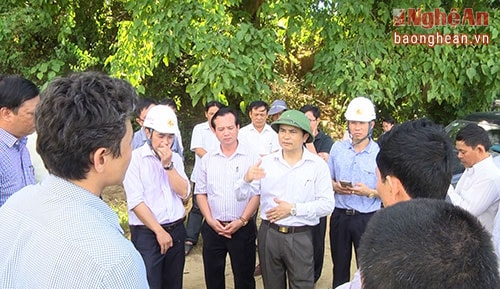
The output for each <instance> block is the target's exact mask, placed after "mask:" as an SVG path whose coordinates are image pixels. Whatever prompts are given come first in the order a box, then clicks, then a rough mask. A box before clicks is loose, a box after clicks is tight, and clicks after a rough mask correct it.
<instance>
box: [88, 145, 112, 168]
mask: <svg viewBox="0 0 500 289" xmlns="http://www.w3.org/2000/svg"><path fill="white" fill-rule="evenodd" d="M110 155H111V154H110V152H109V151H108V149H107V148H98V149H96V150H95V151H94V153H93V154H91V158H92V164H93V166H94V169H95V171H96V172H97V173H102V172H103V171H104V168H105V164H106V161H107V158H108V157H109V156H110Z"/></svg>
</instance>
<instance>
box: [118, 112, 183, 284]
mask: <svg viewBox="0 0 500 289" xmlns="http://www.w3.org/2000/svg"><path fill="white" fill-rule="evenodd" d="M144 127H145V131H146V136H147V138H148V140H147V142H146V143H145V144H144V145H143V146H142V147H139V148H137V149H136V150H134V151H133V152H132V160H131V161H130V165H129V168H128V170H127V173H126V175H125V180H124V181H123V185H124V187H125V193H126V195H127V206H128V210H129V224H130V234H131V239H132V243H134V246H135V247H136V248H137V250H138V251H139V252H140V253H141V255H142V258H143V259H144V263H145V265H146V271H147V276H148V283H149V286H150V288H158V289H159V288H169V289H172V288H176V289H181V288H182V276H183V271H184V261H185V256H184V241H185V239H186V229H185V228H184V218H185V217H184V216H185V210H184V205H183V203H182V200H184V199H186V198H187V197H188V196H189V192H190V184H189V181H188V178H187V176H186V173H185V171H184V164H183V162H182V158H181V157H180V156H179V155H178V154H177V153H175V152H172V150H171V146H172V144H173V142H174V138H175V134H176V133H177V132H178V131H179V128H178V125H177V117H176V116H175V113H174V111H173V110H172V109H171V108H170V107H168V106H166V105H157V106H155V107H153V108H151V109H150V110H149V112H148V114H147V115H146V119H145V120H144Z"/></svg>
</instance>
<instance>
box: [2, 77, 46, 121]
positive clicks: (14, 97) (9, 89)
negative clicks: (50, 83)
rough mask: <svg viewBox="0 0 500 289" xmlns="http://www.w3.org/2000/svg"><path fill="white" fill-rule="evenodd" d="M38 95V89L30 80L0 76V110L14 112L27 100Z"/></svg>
mask: <svg viewBox="0 0 500 289" xmlns="http://www.w3.org/2000/svg"><path fill="white" fill-rule="evenodd" d="M39 94H40V91H39V90H38V87H37V86H36V85H35V84H34V83H33V82H31V81H30V80H28V79H26V78H23V77H21V76H17V75H0V108H2V107H6V108H8V109H11V110H12V111H14V112H17V109H18V108H19V107H20V106H21V105H22V104H23V103H24V102H25V101H27V100H30V99H32V98H35V97H37V96H38V95H39Z"/></svg>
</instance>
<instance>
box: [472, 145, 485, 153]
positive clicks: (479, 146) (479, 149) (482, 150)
mask: <svg viewBox="0 0 500 289" xmlns="http://www.w3.org/2000/svg"><path fill="white" fill-rule="evenodd" d="M474 150H475V151H476V152H478V153H480V154H484V153H485V152H486V148H485V147H484V146H483V145H482V144H478V145H477V146H476V147H475V148H474Z"/></svg>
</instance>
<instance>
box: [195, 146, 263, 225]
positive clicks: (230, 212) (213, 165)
mask: <svg viewBox="0 0 500 289" xmlns="http://www.w3.org/2000/svg"><path fill="white" fill-rule="evenodd" d="M258 159H259V156H258V155H257V154H255V153H253V152H251V151H250V150H249V149H248V148H246V147H244V146H243V145H241V144H239V145H238V147H237V149H236V151H235V153H234V154H233V155H232V156H230V157H227V156H225V155H224V154H223V153H222V151H221V149H220V146H219V147H218V148H217V149H216V150H214V151H210V152H208V153H207V154H206V155H204V156H203V158H202V159H201V165H200V170H199V174H198V178H197V180H196V186H195V192H194V193H195V194H197V195H200V194H206V195H207V199H208V205H209V207H210V212H211V213H212V217H213V218H215V219H217V220H220V221H234V220H237V219H238V218H239V217H240V216H241V214H242V213H243V211H244V210H245V207H246V206H247V204H248V201H249V200H250V198H251V197H253V196H255V195H259V194H260V193H259V192H258V190H257V187H256V186H255V187H253V190H251V192H250V193H248V192H247V194H246V195H245V197H244V198H237V194H238V190H239V187H240V186H241V185H242V183H243V177H244V175H245V173H246V172H247V171H248V168H250V167H251V166H252V165H253V164H255V163H256V162H257V160H258ZM247 191H248V189H247Z"/></svg>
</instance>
